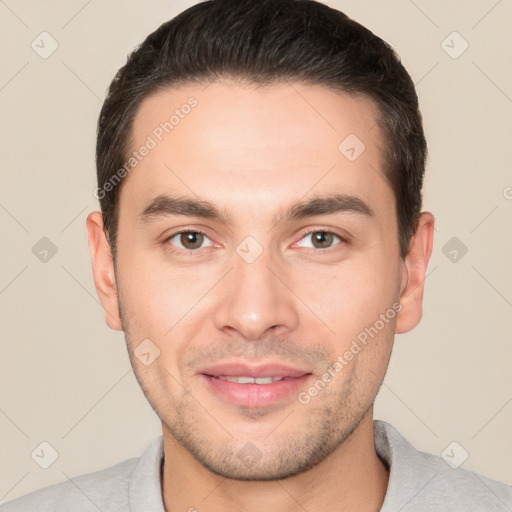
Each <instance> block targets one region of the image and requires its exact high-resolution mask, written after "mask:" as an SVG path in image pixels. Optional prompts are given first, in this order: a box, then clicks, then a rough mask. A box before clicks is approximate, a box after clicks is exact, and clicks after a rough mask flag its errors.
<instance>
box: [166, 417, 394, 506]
mask: <svg viewBox="0 0 512 512" xmlns="http://www.w3.org/2000/svg"><path fill="white" fill-rule="evenodd" d="M372 413H373V408H372V407H370V409H369V410H368V411H367V413H366V415H365V416H364V417H363V419H362V420H361V421H360V423H359V424H358V426H357V427H356V429H355V430H354V431H353V432H352V434H351V435H350V436H349V437H348V438H347V439H346V440H345V441H344V442H343V443H342V444H341V445H340V446H338V448H337V449H336V450H335V451H334V452H333V453H331V454H330V455H329V456H328V457H326V458H325V459H324V460H323V461H322V462H320V463H319V464H317V465H316V466H314V467H313V468H311V469H310V470H308V471H305V472H304V473H301V474H299V475H295V476H293V477H290V478H286V479H283V480H272V481H267V482H265V481H263V482H262V481H238V480H229V479H226V478H222V477H220V476H218V475H215V474H214V473H212V472H211V471H210V470H208V469H206V468H205V467H203V466H202V465H201V464H200V463H199V462H198V461H197V460H196V459H195V458H194V457H193V456H192V455H191V454H190V453H189V452H188V451H186V450H185V449H184V448H183V447H182V446H181V445H179V444H178V443H177V442H176V440H175V439H174V437H173V436H172V434H171V433H170V432H169V431H168V430H167V429H165V428H164V429H163V434H164V451H165V461H164V465H163V476H162V487H163V489H162V495H163V500H164V504H165V511H166V512H177V511H183V510H190V511H194V510H196V511H201V510H205V509H208V510H209V511H210V512H220V511H223V512H235V511H239V510H243V511H244V512H260V511H261V509H262V508H265V507H266V508H269V509H271V510H274V511H276V512H291V511H295V510H297V509H298V508H300V509H303V510H324V511H326V512H327V511H335V510H344V511H346V512H352V511H354V512H355V511H360V510H365V511H368V512H378V511H379V510H380V509H381V506H382V503H383V501H384V497H385V495H386V489H387V484H388V479H389V470H388V467H387V465H386V464H385V463H384V462H383V461H382V460H381V459H380V458H379V457H378V455H377V453H376V451H375V445H374V437H373V417H372Z"/></svg>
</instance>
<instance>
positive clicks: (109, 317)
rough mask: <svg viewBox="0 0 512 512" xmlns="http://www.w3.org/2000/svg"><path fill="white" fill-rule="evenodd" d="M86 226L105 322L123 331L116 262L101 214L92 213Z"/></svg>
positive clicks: (94, 275) (112, 327) (93, 271)
mask: <svg viewBox="0 0 512 512" xmlns="http://www.w3.org/2000/svg"><path fill="white" fill-rule="evenodd" d="M86 225H87V233H88V239H89V251H90V253H91V264H92V273H93V277H94V285H95V287H96V292H97V293H98V297H99V299H100V301H101V304H102V305H103V309H104V310H105V321H106V322H107V325H108V326H109V327H110V328H111V329H114V330H117V331H122V330H123V327H122V322H121V318H120V316H119V302H118V294H117V286H116V279H115V273H114V261H113V259H112V252H111V250H110V244H109V242H108V240H107V236H106V233H105V229H104V225H103V216H102V214H101V212H98V211H96V212H92V213H90V214H89V215H88V216H87V221H86Z"/></svg>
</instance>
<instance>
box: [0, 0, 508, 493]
mask: <svg viewBox="0 0 512 512" xmlns="http://www.w3.org/2000/svg"><path fill="white" fill-rule="evenodd" d="M194 3H195V2H194V1H178V0H175V1H172V2H171V1H163V0H160V1H158V0H153V1H151V2H142V1H138V2H134V1H122V0H105V1H99V0H90V1H86V0H72V1H71V0H68V1H66V2H64V1H61V2H57V1H50V0H49V1H45V2H36V1H34V0H32V1H29V0H5V1H4V2H0V44H1V45H2V65H1V67H0V107H1V112H2V123H1V128H0V130H1V134H0V137H1V140H2V151H1V161H0V167H1V173H2V175H1V184H2V185H1V188H0V226H1V237H2V249H1V260H0V311H1V313H0V315H1V325H2V330H1V336H2V341H1V357H0V389H1V396H0V445H1V456H0V474H1V478H0V500H3V501H8V500H10V499H13V498H16V497H17V496H20V495H22V494H25V493H27V492H29V491H31V490H34V489H37V488H40V487H43V486H46V485H49V484H52V483H56V482H59V481H62V480H65V479H66V478H67V477H73V476H76V475H78V474H80V473H84V472H90V471H94V470H98V469H102V468H104V467H106V466H109V465H112V464H114V463H116V462H119V461H121V460H124V459H126V458H128V457H132V456H138V455H140V454H141V453H142V452H143V450H144V449H145V448H146V447H147V446H148V444H149V442H150V441H151V440H152V439H153V438H154V437H155V436H157V435H159V434H160V423H159V421H158V419H157V417H156V415H155V414H154V413H153V411H152V409H151V408H150V406H149V405H148V403H147V402H146V400H145V398H144V396H143V394H142V392H141V391H140V389H139V387H138V384H137V382H136V380H135V378H134V376H133V374H132V372H131V368H130V364H129V360H128V356H127V353H126V349H125V345H124V338H123V336H122V334H121V333H118V332H114V331H110V330H109V329H108V328H107V327H106V325H105V324H104V320H103V311H102V309H101V307H100V305H99V302H98V300H97V297H96V293H95V290H94V285H93V281H92V275H91V269H90V261H89V253H88V247H87V243H86V231H85V223H84V221H85V218H86V215H87V213H88V212H90V211H91V210H93V209H95V208H97V201H96V200H95V199H94V197H93V195H92V191H93V189H94V187H95V171H94V145H95V127H96V120H97V116H98V113H99V109H100V107H101V100H102V98H103V97H104V93H105V91H106V88H107V86H108V84H109V82H110V80H111V79H112V77H113V75H114V73H115V71H116V70H117V69H118V67H119V66H121V65H122V64H123V63H124V62H125V58H126V54H127V53H128V52H129V51H130V50H131V49H132V48H133V47H134V45H135V44H137V43H138V42H140V41H141V40H142V39H143V38H144V37H145V36H146V35H147V34H148V33H149V32H150V31H152V30H154V29H155V28H156V27H157V26H158V25H160V23H161V22H163V21H165V20H167V19H169V18H171V17H173V16H174V15H175V14H177V13H178V12H180V11H181V10H183V9H184V8H186V7H188V6H190V5H192V4H194ZM328 3H329V5H331V6H333V7H337V8H339V9H341V10H344V11H345V12H346V13H347V14H349V15H350V16H352V17H354V18H355V19H356V20H358V21H360V22H361V23H363V24H364V25H366V26H367V27H368V28H370V29H371V30H373V31H374V32H376V33H377V34H378V35H380V36H381V37H382V38H384V39H385V40H387V41H388V42H389V43H391V44H392V45H393V47H394V48H395V49H396V50H397V51H398V53H399V54H400V55H401V57H402V60H403V62H404V64H405V66H406V67H407V69H408V70H409V72H410V73H411V76H412V77H413V79H414V81H415V82H416V84H417V90H418V94H419V97H420V102H421V108H422V112H423V115H424V120H425V128H426V134H427V138H428V141H429V148H430V159H429V166H428V171H427V172H428V176H427V181H426V188H425V205H424V207H425V209H428V210H431V211H432V212H434V214H435V215H436V218H437V233H436V241H435V246H434V253H433V257H432V260H431V263H430V267H429V277H428V278H427V282H426V296H425V311H424V318H423V321H422V323H421V324H420V326H419V327H418V328H416V329H415V330H414V331H413V332H411V333H410V334H407V335H401V336H398V337H397V339H396V344H395V349H394V354H393V357H392V361H391V365H390V368H389V372H388V375H387V376H386V380H385V384H384V385H383V387H382V389H381V392H380V394H379V396H378V399H377V403H376V417H377V418H381V419H384V420H386V421H389V422H391V423H393V424H394V425H395V426H396V427H397V428H398V429H399V430H400V431H401V432H402V434H403V435H404V436H405V437H407V438H408V439H409V440H410V441H411V442H412V443H413V444H415V445H416V446H417V447H418V448H419V449H422V450H424V451H429V452H432V453H436V454H441V453H442V452H443V450H444V449H445V448H446V447H447V446H448V445H449V444H450V443H452V441H457V442H458V443H459V444H460V445H461V447H463V449H465V450H466V451H467V452H468V454H469V457H468V458H467V460H466V461H465V462H464V464H463V466H462V467H464V468H467V469H470V470H474V471H477V472H479V473H482V474H484V475H487V476H489V477H492V478H496V479H499V480H502V481H505V482H507V483H509V484H511V483H512V463H511V460H512V442H511V432H512V376H511V373H512V372H511V368H510V367H511V364H510V362H511V356H512V272H511V269H510V264H511V262H512V200H511V198H512V188H507V187H512V172H511V152H510V146H511V141H512V116H511V114H512V80H511V79H512V72H511V67H510V62H512V32H511V31H510V24H511V21H512V2H511V1H510V0H501V1H496V0H479V1H471V2H470V1H467V0H457V1H452V2H444V1H441V0H430V1H426V0H415V1H414V2H413V1H408V0H383V1H374V2H370V1H361V0H359V1H356V0H351V1H349V0H347V1H344V0H338V1H336V0H330V1H329V2H328ZM43 31H47V32H49V33H50V34H51V36H52V37H53V38H54V39H55V40H56V41H57V42H58V45H59V47H58V49H57V50H56V51H55V53H53V54H52V55H51V56H50V57H48V58H47V59H42V58H41V57H40V56H39V55H38V54H37V53H36V52H35V51H34V50H33V49H32V47H31V43H32V41H34V40H35V41H36V43H37V42H38V41H40V38H38V36H39V34H40V33H41V32H43ZM453 31H457V32H458V33H459V34H460V35H461V36H462V37H463V38H464V40H466V41H467V42H468V44H469V47H468V49H467V50H466V51H465V52H464V53H462V54H461V55H460V56H459V57H458V58H452V57H451V56H450V55H448V54H447V53H446V52H445V50H444V49H443V47H442V42H443V40H445V39H446V38H447V36H448V35H449V34H451V33H452V32H453ZM45 37H46V36H45ZM454 37H455V39H454ZM48 41H49V40H47V43H46V45H45V47H46V48H49V42H48ZM39 44H40V45H41V43H40V42H39ZM446 44H447V45H449V46H451V47H452V48H451V49H449V51H451V52H452V54H453V52H458V51H459V50H460V49H462V44H463V41H462V40H461V39H460V38H458V36H451V38H448V40H447V42H446V43H445V46H446ZM507 197H508V199H507ZM42 237H48V238H49V239H50V240H51V241H52V242H53V243H54V244H55V246H56V247H57V248H58V252H57V254H55V256H53V257H52V258H51V259H49V260H48V261H47V262H46V263H43V262H41V261H39V259H38V258H36V256H35V255H34V254H33V253H32V247H33V246H34V245H35V244H36V243H37V242H38V241H39V240H40V239H41V238H42ZM452 237H457V238H458V239H459V240H460V241H461V242H462V243H463V244H465V246H466V247H467V248H468V252H467V254H465V255H464V256H463V257H460V253H459V260H458V261H457V262H452V261H451V260H450V259H449V258H448V257H447V256H445V254H444V253H443V247H444V246H445V244H446V243H447V242H448V241H449V240H450V239H451V238H452ZM446 252H448V251H446ZM43 441H47V442H49V443H50V444H51V445H52V446H53V447H54V448H55V449H56V450H57V451H58V453H59V457H58V459H57V460H56V461H55V463H54V464H53V465H51V466H50V467H49V468H48V469H46V470H45V469H42V468H40V467H39V466H38V465H37V464H36V463H35V462H34V460H33V459H32V458H31V453H32V451H33V450H34V449H35V448H37V447H38V446H39V445H40V443H41V442H43ZM457 450H458V451H457ZM460 450H461V448H456V451H455V452H454V453H455V455H456V456H457V457H459V456H460V454H461V453H462V452H461V451H460Z"/></svg>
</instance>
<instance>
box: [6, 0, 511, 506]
mask: <svg viewBox="0 0 512 512" xmlns="http://www.w3.org/2000/svg"><path fill="white" fill-rule="evenodd" d="M426 155H427V149H426V142H425V138H424V134H423V129H422V122H421V115H420V112H419V109H418V102H417V96H416V93H415V90H414V85H413V83H412V81H411V79H410V77H409V75H408V74H407V72H406V70H405V69H404V68H403V66H402V65H401V63H400V61H399V59H398V57H397V55H396V54H395V53H394V52H393V50H392V49H391V48H390V47H389V46H388V45H387V44H386V43H385V42H384V41H382V40H381V39H380V38H378V37H376V36H375V35H373V34H372V33H371V32H369V31H368V30H367V29H365V28H364V27H362V26H361V25H359V24H357V23H356V22H354V21H353V20H351V19H349V18H348V17H346V16H345V15H344V14H342V13H340V12H338V11H335V10H333V9H330V8H328V7H326V6H325V5H322V4H319V3H316V2H312V1H305V0H250V1H244V2H240V1H234V0H214V1H207V2H203V3H200V4H197V5H195V6H194V7H192V8H190V9H188V10H187V11H185V12H183V13H181V14H180V15H179V16H178V17H176V18H175V19H173V20H171V21H170V22H168V23H165V24H164V25H162V26H161V27H160V28H159V29H158V30H156V31H155V32H154V33H153V34H151V35H150V36H149V37H148V38H147V39H146V41H144V43H143V44H142V45H141V46H140V47H138V48H137V49H136V50H135V52H134V53H132V54H131V55H130V57H129V59H128V62H127V63H126V65H125V66H124V67H123V68H121V69H120V70H119V72H118V73H117V75H116V77H115V79H114V81H113V82H112V84H111V86H110V89H109V93H108V97H107V99H106V101H105V103H104V106H103V109H102V111H101V114H100V119H99V124H98V140H97V172H98V189H97V196H98V198H99V199H100V204H101V210H102V211H101V212H93V213H91V214H90V215H89V217H88V219H87V229H88V233H89V244H90V249H91V257H92V265H93V273H94V280H95V284H96V289H97V292H98V295H99V297H100V300H101V302H102V304H103V306H104V309H105V316H106V322H107V324H108V325H109V326H110V327H111V328H113V329H117V330H122V331H124V333H125V337H126V342H127V347H128V351H129V355H130V360H131V363H132V367H133V370H134V372H135V375H136V377H137V380H138V382H139V384H140V385H141V387H142V389H143V391H144V393H145V395H146V397H147V399H148V401H149V402H150V404H151V406H152V407H153V409H154V411H155V412H156V414H157V415H158V416H159V418H160V419H161V421H162V433H163V436H162V437H159V438H158V439H156V440H155V441H154V442H153V444H152V445H151V446H150V447H149V449H148V450H147V451H146V453H144V454H143V456H142V457H141V458H140V459H139V458H136V459H130V460H127V461H124V462H121V463H120V464H118V465H116V466H113V467H112V468H108V469H105V470H102V471H98V472H96V473H92V474H89V475H82V476H79V477H76V478H74V479H73V482H69V481H68V482H64V483H61V484H57V485H55V486H52V487H49V488H46V489H43V490H40V491H36V492H34V493H31V494H29V495H27V496H25V497H23V498H20V499H19V500H15V501H13V502H11V503H10V504H7V505H5V506H4V507H3V510H5V511H6V512H13V511H19V510H52V511H88V510H102V511H107V510H112V511H113V510H116V511H118V510H132V511H136V510H140V511H155V512H156V511H159V512H162V511H164V510H165V511H167V512H170V511H173V512H174V511H179V510H188V511H195V510H198V511H201V510H209V511H219V510H223V511H235V510H244V511H249V512H252V511H256V510H261V509H268V510H273V511H277V512H280V511H283V512H284V511H295V510H308V511H316V510H329V511H338V510H344V511H362V510H364V511H379V510H380V511H383V512H391V511H398V510H403V511H406V510H411V511H412V510H415V511H427V510H428V511H430V510H451V511H454V510H460V511H471V510H473V511H477V510H478V511H491V510H493V511H494V510H496V511H498V510H511V509H512V491H511V489H510V488H509V487H508V486H506V485H505V484H501V483H499V482H495V481H491V480H489V479H487V478H485V477H482V476H480V475H476V474H474V473H471V472H468V471H465V470H462V469H457V470H455V469H452V468H450V467H449V466H448V465H447V464H446V463H445V462H444V461H443V460H442V459H440V458H439V457H436V456H434V455H429V454H425V453H422V452H419V451H417V450H416V449H415V448H414V447H413V446H412V445H411V444H409V443H408V442H407V441H406V440H405V439H404V438H403V437H402V436H401V435H400V434H399V433H398V431H397V430H396V429H395V428H394V427H392V426H391V425H389V424H387V423H385V422H382V421H377V420H375V421H374V420H373V403H374V400H375V397H376V395H377V392H378V390H379V387H380V385H381V383H382V381H383V378H384V375H385V372H386V369H387V365H388V362H389V358H390V355H391V351H392V345H393V338H394V334H395V333H405V332H408V331H410V330H411V329H413V328H414V327H415V326H416V325H417V324H418V323H419V321H420V319H421V314H422V297H423V289H424V280H425V275H426V269H427V265H428V261H429V258H430V255H431V251H432V239H433V227H434V218H433V216H432V214H431V213H429V212H422V211H421V188H422V181H423V175H424V169H425V160H426Z"/></svg>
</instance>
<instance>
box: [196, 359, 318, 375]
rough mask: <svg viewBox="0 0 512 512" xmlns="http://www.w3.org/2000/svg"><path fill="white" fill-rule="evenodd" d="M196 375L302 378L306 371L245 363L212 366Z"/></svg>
mask: <svg viewBox="0 0 512 512" xmlns="http://www.w3.org/2000/svg"><path fill="white" fill-rule="evenodd" d="M198 373H202V374H204V375H211V376H213V377H219V376H230V377H254V378H257V377H302V376H303V375H306V374H308V373H311V372H308V371H305V370H302V369H300V368H294V367H292V366H288V365H285V364H282V363H265V364H258V365H249V364H247V363H241V362H238V363H237V362H234V363H219V364H212V365H210V366H208V367H206V368H203V369H202V370H201V371H199V372H198Z"/></svg>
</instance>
